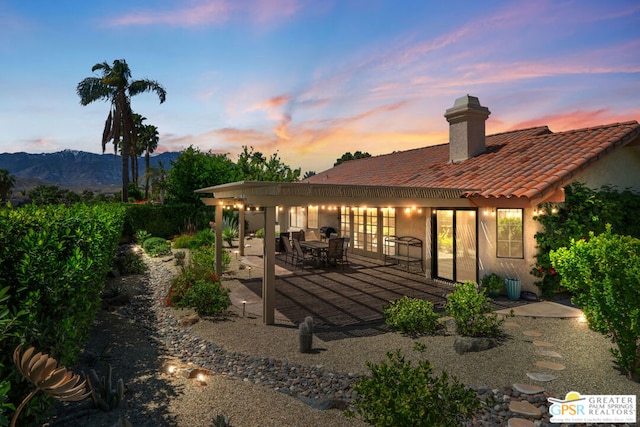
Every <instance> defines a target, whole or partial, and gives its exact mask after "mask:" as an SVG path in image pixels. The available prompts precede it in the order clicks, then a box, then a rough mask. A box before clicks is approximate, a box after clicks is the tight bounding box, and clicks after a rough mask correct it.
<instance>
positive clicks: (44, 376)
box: [10, 344, 91, 427]
mask: <svg viewBox="0 0 640 427" xmlns="http://www.w3.org/2000/svg"><path fill="white" fill-rule="evenodd" d="M21 351H22V344H20V345H19V346H18V347H16V349H15V351H14V352H13V363H14V364H15V365H16V367H17V368H18V371H19V372H20V373H21V374H22V376H23V377H25V378H26V379H27V380H28V381H29V382H30V383H31V384H33V385H34V386H35V387H36V388H35V389H34V390H33V391H32V392H31V393H29V394H28V395H27V397H25V398H24V400H23V401H22V403H20V406H18V409H16V412H15V413H14V414H13V418H12V419H11V424H10V427H14V426H15V425H16V421H17V420H18V416H19V415H20V412H21V411H22V410H23V409H24V406H25V405H26V404H27V402H29V400H31V398H32V397H33V396H35V395H36V393H37V392H38V391H39V390H42V391H43V392H45V393H47V394H48V395H49V396H51V397H53V398H54V399H57V400H60V401H61V402H75V401H79V400H84V399H86V398H87V397H89V396H90V395H91V393H90V392H87V389H86V381H85V380H82V381H80V375H78V374H74V373H73V372H71V371H67V368H65V367H64V366H60V367H58V361H57V360H56V359H54V358H53V357H49V355H48V354H43V353H41V352H38V353H36V352H35V351H36V349H35V348H34V347H29V348H28V349H27V350H26V351H25V352H24V353H22V354H21ZM34 353H35V354H34Z"/></svg>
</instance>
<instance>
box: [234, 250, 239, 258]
mask: <svg viewBox="0 0 640 427" xmlns="http://www.w3.org/2000/svg"><path fill="white" fill-rule="evenodd" d="M238 252H240V251H233V253H234V254H236V259H238Z"/></svg>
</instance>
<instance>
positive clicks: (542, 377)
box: [527, 372, 558, 383]
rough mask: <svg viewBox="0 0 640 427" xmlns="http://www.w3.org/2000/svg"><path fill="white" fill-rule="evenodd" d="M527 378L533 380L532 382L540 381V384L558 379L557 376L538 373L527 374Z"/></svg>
mask: <svg viewBox="0 0 640 427" xmlns="http://www.w3.org/2000/svg"><path fill="white" fill-rule="evenodd" d="M527 376H528V377H529V378H531V379H532V380H534V381H540V382H543V383H544V382H548V381H553V380H555V379H556V378H558V377H556V376H555V375H551V374H540V373H537V372H533V373H532V372H527Z"/></svg>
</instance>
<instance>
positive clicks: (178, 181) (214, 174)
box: [167, 146, 237, 207]
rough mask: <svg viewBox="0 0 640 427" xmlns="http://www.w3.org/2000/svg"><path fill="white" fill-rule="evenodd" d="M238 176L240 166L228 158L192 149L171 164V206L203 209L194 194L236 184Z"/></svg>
mask: <svg viewBox="0 0 640 427" xmlns="http://www.w3.org/2000/svg"><path fill="white" fill-rule="evenodd" d="M236 176H237V172H236V165H235V164H234V163H233V161H232V160H231V159H229V158H228V157H227V156H226V154H213V153H211V152H206V153H203V152H201V151H200V150H199V149H198V148H193V146H190V147H189V148H187V149H186V150H184V151H183V152H182V153H180V156H179V157H178V158H177V159H176V160H174V161H172V162H171V170H170V172H169V178H168V180H167V193H168V194H167V199H168V200H167V202H168V203H190V204H193V205H194V206H196V207H197V206H200V205H201V202H200V196H199V195H198V194H196V193H194V190H197V189H198V188H204V187H211V186H213V185H219V184H226V183H228V182H233V181H235V180H236Z"/></svg>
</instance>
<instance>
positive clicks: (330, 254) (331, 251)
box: [326, 237, 345, 270]
mask: <svg viewBox="0 0 640 427" xmlns="http://www.w3.org/2000/svg"><path fill="white" fill-rule="evenodd" d="M326 258H327V264H333V265H335V266H336V267H337V266H338V264H341V265H342V269H343V270H344V264H345V260H344V237H335V238H331V239H329V247H328V248H327V255H326Z"/></svg>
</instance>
